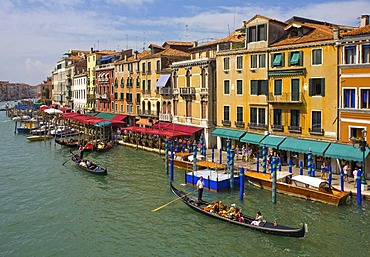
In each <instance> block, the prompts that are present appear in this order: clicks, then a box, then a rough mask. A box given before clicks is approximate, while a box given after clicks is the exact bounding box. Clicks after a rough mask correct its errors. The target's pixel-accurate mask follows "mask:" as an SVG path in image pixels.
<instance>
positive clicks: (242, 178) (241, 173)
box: [239, 167, 244, 200]
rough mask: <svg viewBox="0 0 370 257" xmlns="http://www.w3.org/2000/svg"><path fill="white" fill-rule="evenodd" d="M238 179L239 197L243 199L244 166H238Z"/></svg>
mask: <svg viewBox="0 0 370 257" xmlns="http://www.w3.org/2000/svg"><path fill="white" fill-rule="evenodd" d="M239 179H240V190H239V199H240V200H243V198H244V168H243V167H241V168H240V172H239Z"/></svg>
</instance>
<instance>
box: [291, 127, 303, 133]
mask: <svg viewBox="0 0 370 257" xmlns="http://www.w3.org/2000/svg"><path fill="white" fill-rule="evenodd" d="M288 130H289V132H292V133H302V127H299V126H288Z"/></svg>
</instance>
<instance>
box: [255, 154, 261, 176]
mask: <svg viewBox="0 0 370 257" xmlns="http://www.w3.org/2000/svg"><path fill="white" fill-rule="evenodd" d="M256 159H257V162H256V171H257V172H260V155H259V154H257V156H256Z"/></svg>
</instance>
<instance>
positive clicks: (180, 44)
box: [162, 41, 194, 47]
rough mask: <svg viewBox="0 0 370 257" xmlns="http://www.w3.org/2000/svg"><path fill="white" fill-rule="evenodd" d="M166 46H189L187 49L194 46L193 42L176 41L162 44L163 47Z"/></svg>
mask: <svg viewBox="0 0 370 257" xmlns="http://www.w3.org/2000/svg"><path fill="white" fill-rule="evenodd" d="M166 45H169V46H189V47H192V46H194V43H193V42H180V41H179V42H176V41H166V42H164V43H163V45H162V46H163V47H166Z"/></svg>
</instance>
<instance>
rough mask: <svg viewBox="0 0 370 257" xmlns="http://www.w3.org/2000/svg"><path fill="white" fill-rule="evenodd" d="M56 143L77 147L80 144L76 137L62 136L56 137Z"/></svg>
mask: <svg viewBox="0 0 370 257" xmlns="http://www.w3.org/2000/svg"><path fill="white" fill-rule="evenodd" d="M55 143H57V144H60V145H64V146H68V147H75V148H76V147H78V146H79V143H78V140H75V139H70V140H66V139H61V138H55Z"/></svg>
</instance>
